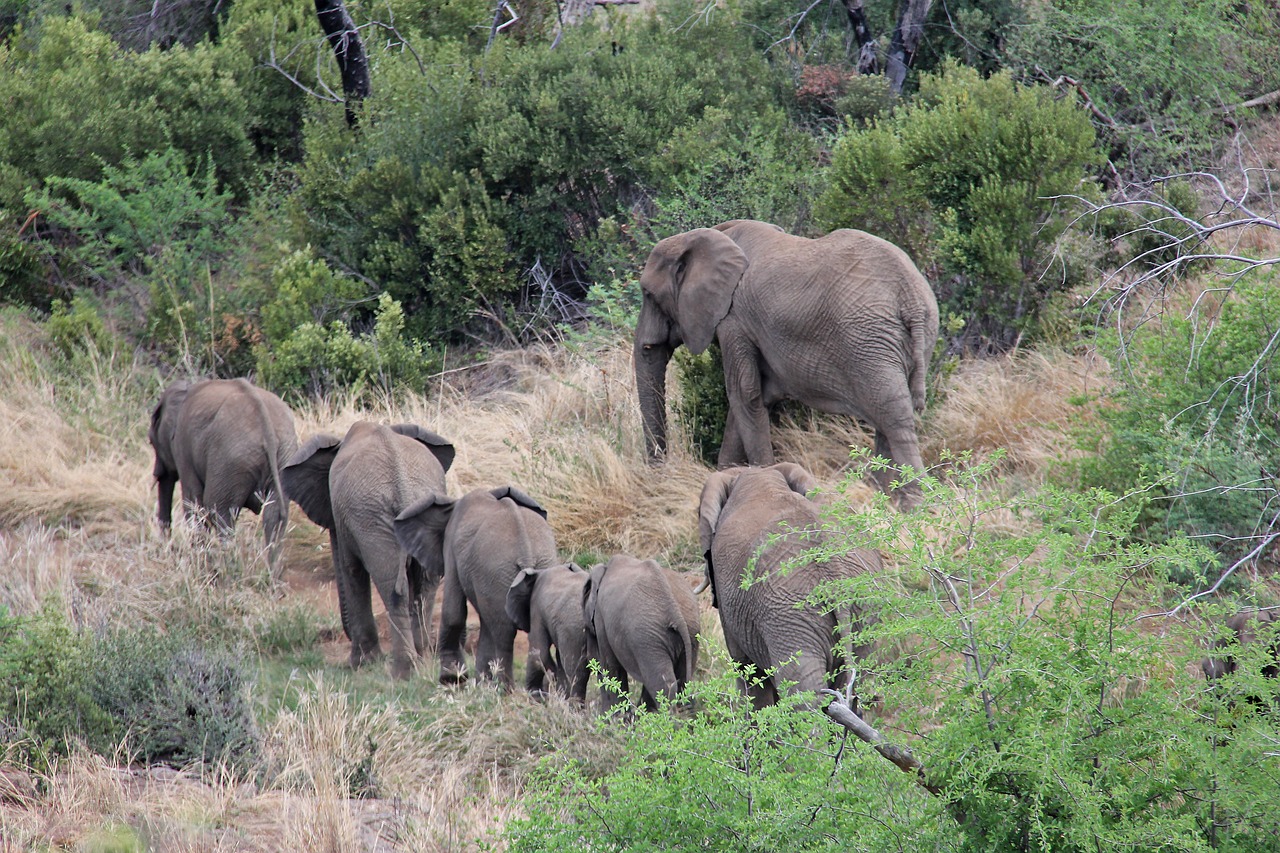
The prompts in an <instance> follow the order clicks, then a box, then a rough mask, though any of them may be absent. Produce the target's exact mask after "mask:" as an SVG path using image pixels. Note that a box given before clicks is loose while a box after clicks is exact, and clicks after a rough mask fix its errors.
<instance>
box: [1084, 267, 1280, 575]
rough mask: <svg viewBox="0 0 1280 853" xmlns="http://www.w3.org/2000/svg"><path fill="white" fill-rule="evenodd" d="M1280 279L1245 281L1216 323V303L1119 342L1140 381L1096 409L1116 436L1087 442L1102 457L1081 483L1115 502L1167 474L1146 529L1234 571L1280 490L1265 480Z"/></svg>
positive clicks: (1273, 430)
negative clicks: (1195, 544)
mask: <svg viewBox="0 0 1280 853" xmlns="http://www.w3.org/2000/svg"><path fill="white" fill-rule="evenodd" d="M1274 278H1275V277H1274V274H1264V275H1258V276H1254V277H1253V278H1251V279H1250V280H1248V281H1241V282H1240V283H1239V284H1238V285H1237V286H1236V287H1235V289H1234V292H1233V293H1232V294H1231V295H1230V296H1229V297H1227V298H1224V299H1222V301H1221V305H1220V307H1219V308H1218V309H1217V313H1216V317H1215V316H1214V308H1213V306H1212V305H1211V304H1210V303H1211V302H1212V299H1210V300H1208V301H1207V302H1206V303H1204V304H1202V305H1201V306H1200V310H1198V311H1196V312H1193V313H1192V314H1190V315H1183V314H1180V313H1178V312H1174V311H1169V312H1166V313H1165V314H1164V316H1163V317H1162V318H1161V322H1160V324H1159V328H1158V329H1152V328H1150V327H1143V328H1140V329H1138V330H1137V331H1136V332H1135V333H1134V334H1133V335H1132V336H1130V337H1128V338H1127V339H1126V340H1124V341H1118V340H1115V339H1114V338H1113V339H1112V341H1111V342H1112V345H1113V346H1118V345H1119V344H1121V343H1123V344H1124V351H1123V356H1124V360H1123V362H1122V363H1126V364H1128V365H1129V366H1131V368H1132V370H1131V371H1129V372H1127V373H1126V374H1124V375H1123V376H1122V379H1123V384H1122V385H1121V386H1120V387H1119V388H1118V389H1117V391H1116V392H1115V394H1114V395H1113V396H1112V398H1111V399H1110V400H1109V401H1108V402H1109V405H1105V406H1101V407H1098V414H1099V416H1100V417H1101V419H1102V422H1103V424H1105V426H1106V428H1107V431H1106V432H1104V433H1103V435H1102V436H1101V438H1098V437H1097V436H1096V434H1095V435H1093V436H1091V437H1085V441H1086V443H1087V446H1088V447H1089V448H1090V449H1092V450H1095V451H1096V455H1095V456H1093V457H1092V458H1087V459H1085V460H1084V461H1082V462H1081V463H1080V465H1079V466H1078V469H1077V472H1078V474H1079V476H1080V478H1081V482H1083V483H1084V484H1086V485H1098V486H1102V487H1105V488H1107V489H1108V490H1111V491H1115V492H1124V491H1128V490H1129V489H1130V488H1132V486H1133V484H1134V483H1136V482H1138V481H1139V480H1140V479H1142V478H1144V477H1152V476H1159V475H1168V478H1169V479H1168V480H1167V482H1166V484H1165V485H1164V486H1163V487H1162V488H1161V489H1160V490H1159V493H1158V494H1157V495H1156V496H1155V497H1156V498H1157V499H1156V500H1153V501H1152V502H1151V503H1150V504H1149V505H1148V506H1147V508H1146V510H1145V511H1144V513H1143V514H1142V516H1141V518H1140V525H1139V527H1140V530H1141V532H1142V533H1143V534H1144V535H1145V536H1147V537H1149V538H1151V539H1153V540H1156V541H1160V540H1163V539H1165V538H1167V537H1169V536H1173V535H1176V534H1179V533H1181V534H1185V535H1188V536H1192V537H1195V538H1198V539H1201V540H1202V541H1204V542H1205V543H1206V544H1208V545H1209V546H1210V547H1212V548H1213V549H1214V550H1215V551H1217V552H1218V553H1219V554H1220V555H1221V556H1222V557H1224V558H1226V559H1227V560H1230V561H1233V562H1234V560H1235V559H1237V558H1239V557H1240V556H1242V555H1243V554H1245V553H1247V552H1248V551H1250V550H1251V549H1252V548H1253V546H1254V544H1255V543H1256V537H1257V536H1258V535H1259V534H1261V533H1265V532H1266V530H1267V529H1268V527H1269V525H1270V524H1271V518H1272V516H1273V515H1274V512H1275V509H1274V501H1275V496H1276V482H1275V480H1274V477H1273V476H1271V475H1268V474H1267V473H1266V472H1274V471H1276V470H1277V468H1280V424H1277V423H1276V421H1275V419H1274V417H1271V416H1269V415H1268V414H1267V413H1268V411H1269V409H1270V407H1269V404H1268V402H1267V401H1269V400H1272V399H1274V396H1275V394H1276V389H1277V384H1278V382H1280V365H1278V363H1277V360H1276V355H1275V341H1276V338H1275V336H1276V334H1277V332H1278V331H1280V295H1278V294H1277V291H1276V285H1275V281H1274ZM1269 508H1270V509H1269ZM1268 509H1269V511H1268ZM1213 568H1214V564H1212V563H1206V564H1203V565H1201V566H1199V567H1197V568H1196V569H1195V570H1194V571H1191V572H1190V573H1188V575H1187V577H1186V578H1185V579H1186V580H1188V581H1195V582H1197V583H1200V582H1203V581H1204V580H1205V579H1206V572H1208V571H1210V570H1211V569H1213Z"/></svg>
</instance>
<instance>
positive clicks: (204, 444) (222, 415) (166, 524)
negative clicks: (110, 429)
mask: <svg viewBox="0 0 1280 853" xmlns="http://www.w3.org/2000/svg"><path fill="white" fill-rule="evenodd" d="M147 438H148V439H149V440H150V442H151V446H152V448H154V449H155V456H156V461H155V467H154V469H153V473H154V474H155V478H156V484H157V492H158V498H159V501H158V508H157V511H156V517H157V520H158V521H159V524H160V529H161V531H162V532H164V533H166V534H167V533H168V532H169V529H170V527H171V525H172V522H173V487H174V485H176V484H177V483H181V484H182V503H183V505H184V506H186V507H188V508H192V507H194V508H197V509H200V510H203V511H204V512H205V521H206V523H207V524H210V525H212V526H216V527H217V528H218V529H219V530H222V531H229V530H231V529H232V527H234V525H235V520H236V515H237V514H238V513H239V512H240V510H242V509H247V510H250V511H251V512H254V513H257V514H259V515H261V516H262V530H263V536H264V538H265V541H266V546H267V551H268V554H269V559H270V562H271V566H272V568H273V570H274V569H275V567H276V566H277V565H278V564H279V557H280V546H281V541H280V540H281V537H282V536H283V534H284V528H285V525H286V524H287V523H288V521H289V499H288V497H287V496H286V490H285V489H284V488H283V486H282V483H281V479H280V464H281V462H282V460H285V459H288V458H289V455H290V454H291V453H293V452H294V450H295V449H296V448H297V446H298V436H297V433H296V432H295V431H294V427H293V412H292V411H290V410H289V407H288V406H287V405H285V403H284V401H283V400H281V399H280V398H279V397H277V396H276V395H275V394H272V393H271V392H270V391H266V390H264V389H262V388H258V387H256V386H254V385H253V384H252V383H250V382H249V381H248V380H247V379H207V380H204V381H202V382H196V383H195V384H191V383H189V382H186V381H179V382H175V383H173V384H172V385H170V386H169V387H168V388H166V389H165V391H164V393H163V394H161V396H160V402H159V403H158V404H157V405H156V407H155V409H154V410H153V411H152V412H151V427H150V428H149V429H148V431H147Z"/></svg>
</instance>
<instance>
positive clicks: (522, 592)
mask: <svg viewBox="0 0 1280 853" xmlns="http://www.w3.org/2000/svg"><path fill="white" fill-rule="evenodd" d="M586 584H587V573H586V572H585V571H583V569H582V568H581V567H580V566H578V565H577V564H575V563H564V564H562V565H559V566H552V567H551V568H549V569H521V570H520V572H519V574H517V575H516V578H515V580H513V581H512V582H511V586H510V587H508V588H507V606H506V612H507V617H508V618H509V619H510V620H511V622H512V623H513V624H514V625H515V626H516V628H517V629H519V630H521V631H525V632H527V633H528V634H529V658H528V661H527V662H526V664H525V688H526V689H527V690H528V691H529V692H530V693H532V694H534V695H540V694H543V693H545V692H546V690H547V687H546V680H547V678H548V677H550V679H551V681H552V682H553V683H554V684H555V687H556V690H557V691H558V692H559V693H560V695H561V696H564V697H567V698H569V699H574V700H576V701H578V702H583V701H584V700H585V699H586V696H587V679H588V678H589V677H590V672H589V671H588V670H587V625H586V621H585V620H584V618H583V613H582V588H583V587H584V586H586Z"/></svg>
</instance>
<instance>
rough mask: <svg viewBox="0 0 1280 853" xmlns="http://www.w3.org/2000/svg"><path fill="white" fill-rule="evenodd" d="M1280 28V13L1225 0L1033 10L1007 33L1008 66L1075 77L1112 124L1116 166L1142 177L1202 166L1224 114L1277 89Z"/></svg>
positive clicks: (1134, 1)
mask: <svg viewBox="0 0 1280 853" xmlns="http://www.w3.org/2000/svg"><path fill="white" fill-rule="evenodd" d="M1173 22H1176V26H1172V25H1171V23H1173ZM1275 26H1276V24H1275V19H1274V11H1266V10H1264V9H1262V8H1261V7H1256V8H1255V7H1253V6H1252V5H1251V4H1244V5H1241V4H1236V3H1231V2H1228V0H1210V2H1204V3H1197V4H1195V5H1194V6H1188V5H1187V4H1185V3H1181V2H1178V0H1151V2H1148V0H1118V2H1110V0H1082V2H1070V3H1067V2H1052V3H1036V4H1029V5H1026V6H1025V20H1024V21H1023V22H1022V24H1021V25H1020V26H1018V27H1014V28H1011V29H1010V30H1009V39H1008V44H1007V49H1006V64H1007V65H1008V66H1009V67H1012V68H1016V69H1019V71H1021V72H1022V73H1023V74H1025V75H1026V76H1028V77H1030V76H1034V75H1047V76H1049V77H1050V78H1056V77H1058V76H1059V75H1066V76H1068V77H1072V78H1074V79H1076V80H1078V81H1079V82H1080V83H1081V84H1082V85H1083V87H1084V88H1085V90H1086V91H1087V92H1088V93H1089V96H1090V97H1091V98H1092V100H1093V102H1094V103H1095V105H1096V106H1097V108H1098V110H1099V111H1100V112H1101V113H1102V114H1103V115H1105V116H1107V117H1108V121H1107V122H1100V123H1099V129H1100V133H1101V134H1102V136H1103V139H1104V142H1105V144H1106V147H1107V149H1108V151H1109V154H1110V158H1111V159H1112V161H1114V163H1115V165H1116V166H1117V167H1118V168H1119V169H1120V170H1121V172H1122V173H1123V174H1124V175H1125V177H1128V178H1134V177H1138V178H1145V177H1149V176H1153V175H1157V174H1161V173H1162V172H1166V171H1169V170H1170V169H1171V167H1174V166H1176V165H1177V164H1189V165H1192V166H1194V165H1197V164H1199V163H1202V162H1203V158H1204V157H1206V156H1208V155H1209V152H1210V151H1211V150H1212V148H1213V146H1214V144H1215V142H1216V140H1218V139H1219V138H1220V137H1221V136H1222V135H1223V133H1224V131H1225V130H1226V127H1225V125H1224V124H1223V123H1222V122H1221V120H1220V118H1219V117H1218V116H1219V114H1218V111H1217V108H1218V107H1220V106H1221V105H1223V104H1233V103H1238V102H1240V101H1242V100H1244V97H1243V93H1244V92H1245V91H1246V89H1251V88H1254V87H1255V86H1256V87H1257V88H1256V90H1258V91H1267V90H1270V89H1274V88H1275V86H1276V83H1277V78H1276V74H1275V69H1274V56H1272V55H1270V54H1274V48H1273V45H1274V40H1275V36H1274V33H1275ZM1267 32H1269V33H1270V35H1263V33H1267ZM1259 76H1260V77H1261V78H1262V79H1258V80H1257V82H1252V78H1256V77H1259Z"/></svg>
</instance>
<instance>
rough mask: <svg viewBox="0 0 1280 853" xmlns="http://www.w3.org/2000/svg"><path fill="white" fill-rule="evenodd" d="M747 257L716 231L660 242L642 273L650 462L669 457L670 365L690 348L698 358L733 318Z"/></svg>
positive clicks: (643, 395)
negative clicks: (731, 312) (729, 316)
mask: <svg viewBox="0 0 1280 853" xmlns="http://www.w3.org/2000/svg"><path fill="white" fill-rule="evenodd" d="M746 269H747V256H746V255H745V254H743V252H742V250H741V249H740V248H738V245H737V244H736V243H734V242H733V240H731V239H729V238H728V237H726V236H725V235H724V234H723V233H721V232H720V231H717V230H715V229H713V228H699V229H696V230H694V231H688V232H686V233H684V234H677V235H675V236H673V237H668V238H666V239H665V240H661V241H659V242H658V244H657V245H656V246H654V247H653V251H652V252H650V253H649V260H648V261H647V262H646V263H645V267H644V271H643V272H642V273H641V274H640V288H641V290H642V291H643V294H644V296H643V303H642V305H641V307H640V318H639V320H638V321H637V323H636V336H635V349H634V355H635V366H636V367H635V369H636V390H637V393H638V394H639V397H640V411H641V416H642V417H643V419H644V434H645V446H646V448H647V450H648V454H649V458H650V459H656V458H657V457H658V456H660V455H662V454H663V453H665V452H666V445H667V410H666V376H667V363H668V362H669V361H670V360H671V355H672V353H673V352H675V349H676V347H678V346H680V344H682V343H683V344H684V345H685V346H687V347H688V348H689V350H690V352H692V353H694V354H695V355H697V354H699V353H701V352H703V351H704V350H706V348H707V347H708V346H710V345H711V342H712V341H713V340H714V339H715V334H716V327H717V326H718V325H719V324H720V321H721V320H723V319H724V318H725V316H726V315H727V314H728V313H729V308H730V306H731V305H732V304H733V294H734V290H735V289H736V288H737V286H738V282H740V281H741V280H742V275H743V273H744V272H745V271H746Z"/></svg>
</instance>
